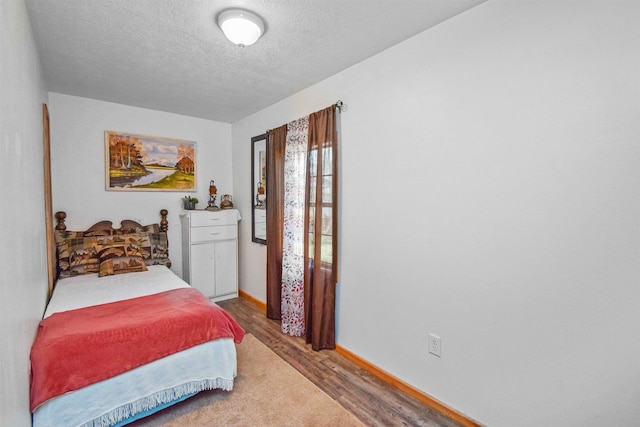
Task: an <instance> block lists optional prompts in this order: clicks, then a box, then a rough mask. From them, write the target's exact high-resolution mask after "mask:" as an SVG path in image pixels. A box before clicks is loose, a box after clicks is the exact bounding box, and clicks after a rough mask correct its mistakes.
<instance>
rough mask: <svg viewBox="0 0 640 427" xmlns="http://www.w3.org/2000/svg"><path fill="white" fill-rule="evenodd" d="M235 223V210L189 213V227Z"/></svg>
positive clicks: (236, 221) (236, 214)
mask: <svg viewBox="0 0 640 427" xmlns="http://www.w3.org/2000/svg"><path fill="white" fill-rule="evenodd" d="M237 223H238V213H237V211H236V210H229V211H218V212H206V211H205V212H192V213H191V227H208V226H211V225H236V224H237Z"/></svg>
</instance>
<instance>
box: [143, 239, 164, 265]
mask: <svg viewBox="0 0 640 427" xmlns="http://www.w3.org/2000/svg"><path fill="white" fill-rule="evenodd" d="M140 235H141V237H142V238H143V239H144V242H145V245H144V247H145V249H146V250H147V252H148V254H149V255H148V256H145V255H143V258H144V262H145V263H146V264H147V265H164V266H165V267H171V260H169V240H168V239H167V233H165V232H159V233H140ZM147 242H148V245H147V244H146V243H147Z"/></svg>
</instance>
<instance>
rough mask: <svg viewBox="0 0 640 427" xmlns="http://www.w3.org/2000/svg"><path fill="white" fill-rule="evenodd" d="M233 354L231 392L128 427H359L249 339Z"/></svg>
mask: <svg viewBox="0 0 640 427" xmlns="http://www.w3.org/2000/svg"><path fill="white" fill-rule="evenodd" d="M237 349H238V376H237V377H236V381H235V385H234V388H233V391H231V392H224V391H207V392H201V393H199V394H198V395H196V396H194V397H192V398H190V399H187V400H185V401H184V402H181V403H178V404H176V405H174V406H172V407H170V408H168V409H165V410H164V411H160V412H158V413H157V414H154V415H152V416H151V417H148V418H144V419H141V420H139V421H137V422H135V423H133V424H131V426H136V427H140V426H167V427H169V426H176V427H177V426H180V427H184V426H314V427H315V426H341V427H342V426H363V424H362V423H361V422H360V421H358V419H356V418H355V417H354V416H353V415H351V413H350V412H348V411H347V410H345V409H344V408H343V407H342V406H340V405H339V404H338V403H336V402H335V401H334V400H332V399H331V398H330V397H329V396H328V395H327V394H326V393H324V392H323V391H322V390H320V389H319V388H318V387H316V386H315V385H314V384H313V383H312V382H311V381H309V380H307V379H306V378H305V377H304V376H303V375H302V374H300V373H299V372H298V371H296V370H295V369H294V368H293V367H292V366H291V365H289V364H288V363H287V362H285V361H284V360H282V359H281V358H280V357H279V356H278V355H276V354H275V353H274V352H272V351H271V350H270V349H269V348H268V347H267V346H265V345H264V344H262V343H261V342H260V341H259V340H258V339H256V338H255V337H254V336H253V335H250V334H247V335H246V336H245V338H244V340H243V341H242V343H241V344H240V345H238V346H237Z"/></svg>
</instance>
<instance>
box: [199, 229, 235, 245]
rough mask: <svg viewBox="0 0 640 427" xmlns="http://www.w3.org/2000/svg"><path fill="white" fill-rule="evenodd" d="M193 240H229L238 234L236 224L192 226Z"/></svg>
mask: <svg viewBox="0 0 640 427" xmlns="http://www.w3.org/2000/svg"><path fill="white" fill-rule="evenodd" d="M190 235H191V242H192V243H194V242H210V241H212V240H229V239H235V238H236V237H237V236H238V227H237V226H236V225H221V226H216V227H194V228H191V232H190Z"/></svg>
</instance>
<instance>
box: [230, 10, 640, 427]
mask: <svg viewBox="0 0 640 427" xmlns="http://www.w3.org/2000/svg"><path fill="white" fill-rule="evenodd" d="M639 18H640V6H639V4H638V2H637V1H635V0H632V1H604V0H603V1H581V2H573V1H551V0H548V1H542V0H541V1H527V2H513V1H499V0H495V1H490V2H487V3H484V4H482V5H480V6H478V7H476V8H474V9H472V10H470V11H468V12H465V13H463V14H461V15H459V16H457V17H455V18H453V19H451V20H449V21H446V22H445V23H443V24H440V25H438V26H437V27H435V28H432V29H430V30H428V31H426V32H424V33H422V34H419V35H417V36H416V37H414V38H412V39H410V40H408V41H406V42H404V43H401V44H399V45H397V46H395V47H393V48H391V49H388V50H387V51H385V52H383V53H381V54H379V55H376V56H374V57H372V58H370V59H368V60H366V61H363V62H362V63H360V64H358V65H356V66H354V67H352V68H350V69H348V70H345V71H344V72H341V73H339V74H337V75H335V76H333V77H331V78H329V79H327V80H325V81H323V82H321V83H319V84H317V85H315V86H312V87H310V88H308V89H307V90H304V91H302V92H300V93H298V94H296V95H295V96H293V97H291V98H289V99H287V100H284V101H282V102H280V103H278V104H276V105H273V106H271V107H269V108H267V109H265V110H263V111H261V112H259V113H257V114H254V115H252V116H250V117H248V118H246V119H243V120H240V121H238V122H236V123H234V124H233V150H234V152H233V154H234V186H235V188H236V200H237V201H242V206H241V209H242V210H243V212H242V213H243V215H244V216H245V217H246V218H249V215H250V211H249V199H250V193H249V191H250V182H249V176H250V175H249V174H250V169H249V164H250V163H249V159H250V151H249V146H250V142H249V139H250V137H251V136H254V135H258V134H260V133H262V132H264V130H266V129H269V128H274V127H276V126H279V125H281V124H284V123H286V122H288V121H290V120H292V119H295V118H297V117H300V116H302V115H305V114H307V113H310V112H312V111H316V110H318V109H320V108H323V107H325V106H327V105H330V104H331V103H333V102H335V101H336V100H337V99H342V100H343V101H344V102H345V103H346V104H347V105H348V110H347V111H345V112H344V113H343V114H342V137H343V141H342V144H343V145H342V153H341V154H342V157H341V158H342V169H341V177H342V179H341V185H342V205H341V206H342V210H341V224H342V230H341V248H340V251H341V252H340V253H341V255H340V261H341V266H340V283H339V300H338V306H339V322H338V343H339V344H340V345H341V346H343V347H345V348H347V349H349V350H351V351H353V352H354V353H356V354H358V355H359V356H361V357H363V358H364V359H366V360H368V361H370V362H372V363H374V364H376V365H377V366H379V367H381V368H382V369H384V370H386V371H388V372H390V373H391V374H393V375H395V376H397V377H399V378H400V379H402V380H404V381H406V382H408V383H410V384H412V385H413V386H415V387H417V388H419V389H421V390H423V391H424V392H426V393H428V394H429V395H431V396H433V397H435V398H437V399H439V400H441V401H442V402H444V403H445V404H447V405H449V406H451V407H453V408H456V409H457V410H459V411H461V412H464V413H466V414H467V415H468V416H470V417H472V418H474V419H476V420H478V421H479V422H481V423H484V424H486V425H490V426H514V425H517V426H539V425H546V426H578V425H580V426H589V425H591V426H601V425H616V426H631V425H638V424H640V406H638V402H639V401H640V364H639V362H638V361H639V360H640V314H639V313H640V288H639V286H638V285H639V283H640V282H639V279H640V263H638V260H639V259H640V258H639V256H640V241H639V239H638V237H639V233H638V232H639V231H640V227H639V226H640V197H639V196H640V194H639V187H638V183H639V182H640V168H638V159H639V158H640V120H639V117H640V87H639V80H638V76H639V75H640V26H639V25H638V22H639V21H640V20H639ZM242 231H243V234H242V236H241V237H242V239H241V258H240V259H241V263H242V264H241V265H242V276H241V288H242V289H243V290H244V291H246V292H248V293H249V294H251V295H253V296H254V297H256V298H258V299H261V300H263V301H264V300H265V290H264V271H263V268H264V267H263V266H264V265H265V250H264V248H263V247H261V246H258V245H256V244H253V243H251V242H250V225H249V221H247V222H245V224H243V229H242ZM428 332H434V333H436V334H438V335H439V336H441V337H442V357H441V358H437V357H434V356H431V355H429V354H428V351H427V333H428Z"/></svg>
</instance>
